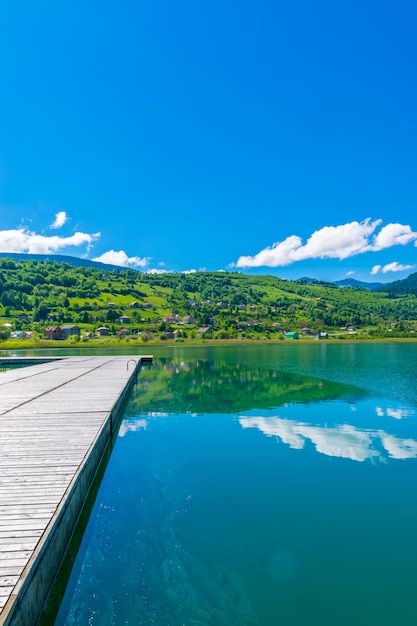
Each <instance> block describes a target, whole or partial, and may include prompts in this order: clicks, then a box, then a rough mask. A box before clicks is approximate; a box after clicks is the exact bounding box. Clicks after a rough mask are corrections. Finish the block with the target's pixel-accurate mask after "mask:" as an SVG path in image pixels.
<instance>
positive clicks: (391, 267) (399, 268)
mask: <svg viewBox="0 0 417 626" xmlns="http://www.w3.org/2000/svg"><path fill="white" fill-rule="evenodd" d="M414 268H415V265H402V264H401V263H397V261H394V262H393V263H387V264H386V265H374V266H373V268H372V269H371V274H378V273H379V272H382V273H383V274H386V273H387V272H403V271H404V270H412V269H414Z"/></svg>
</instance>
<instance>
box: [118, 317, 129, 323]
mask: <svg viewBox="0 0 417 626" xmlns="http://www.w3.org/2000/svg"><path fill="white" fill-rule="evenodd" d="M119 322H120V324H130V317H129V316H128V315H122V316H121V317H119Z"/></svg>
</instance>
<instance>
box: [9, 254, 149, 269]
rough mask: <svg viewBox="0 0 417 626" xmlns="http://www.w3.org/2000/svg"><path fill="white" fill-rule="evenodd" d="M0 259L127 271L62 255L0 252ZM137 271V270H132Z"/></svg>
mask: <svg viewBox="0 0 417 626" xmlns="http://www.w3.org/2000/svg"><path fill="white" fill-rule="evenodd" d="M0 258H2V259H13V260H14V261H22V260H23V261H29V260H31V259H32V260H33V261H56V262H57V263H68V264H69V265H74V266H75V267H95V268H97V269H102V270H110V271H112V272H114V271H117V272H121V271H122V270H125V269H128V268H126V267H122V266H120V265H112V264H110V263H101V262H100V261H90V259H80V258H79V257H76V256H66V255H64V254H26V253H23V252H0ZM134 271H137V270H134Z"/></svg>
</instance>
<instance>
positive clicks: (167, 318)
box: [163, 315, 180, 324]
mask: <svg viewBox="0 0 417 626" xmlns="http://www.w3.org/2000/svg"><path fill="white" fill-rule="evenodd" d="M163 320H164V322H167V323H168V324H175V323H177V322H179V321H180V316H179V315H165V317H164V318H163Z"/></svg>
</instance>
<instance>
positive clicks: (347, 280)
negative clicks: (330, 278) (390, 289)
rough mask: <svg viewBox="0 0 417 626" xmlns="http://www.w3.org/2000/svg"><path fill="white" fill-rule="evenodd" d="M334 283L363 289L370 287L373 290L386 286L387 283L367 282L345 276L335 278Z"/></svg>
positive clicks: (339, 285)
mask: <svg viewBox="0 0 417 626" xmlns="http://www.w3.org/2000/svg"><path fill="white" fill-rule="evenodd" d="M334 284H335V285H337V286H338V287H352V288H355V287H359V288H363V289H370V290H371V291H379V290H381V289H383V288H384V287H385V286H386V285H385V283H365V282H363V281H362V280H356V279H355V278H344V279H343V280H335V281H334Z"/></svg>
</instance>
